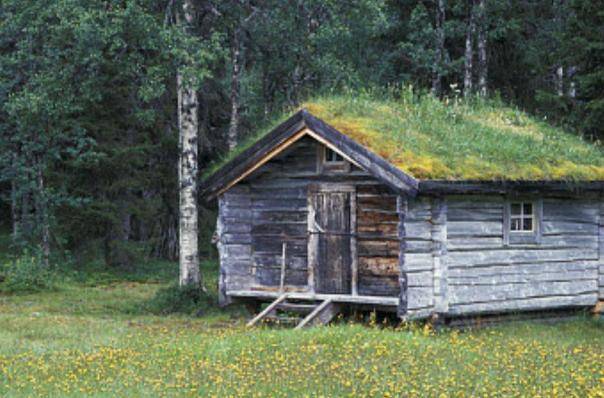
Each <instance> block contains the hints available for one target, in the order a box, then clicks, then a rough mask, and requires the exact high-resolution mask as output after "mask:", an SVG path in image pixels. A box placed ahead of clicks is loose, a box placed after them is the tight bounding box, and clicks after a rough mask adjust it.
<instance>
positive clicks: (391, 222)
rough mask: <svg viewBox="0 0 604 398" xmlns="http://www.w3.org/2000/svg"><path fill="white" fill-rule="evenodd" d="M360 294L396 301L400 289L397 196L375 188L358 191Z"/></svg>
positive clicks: (378, 187)
mask: <svg viewBox="0 0 604 398" xmlns="http://www.w3.org/2000/svg"><path fill="white" fill-rule="evenodd" d="M356 203H357V255H358V270H359V278H358V283H359V287H358V290H359V294H360V295H366V296H391V297H396V296H398V295H399V292H400V285H399V275H400V270H399V249H400V239H399V236H398V217H399V216H398V213H397V209H396V195H395V194H393V193H392V192H390V191H389V190H388V189H386V188H384V187H382V186H379V185H376V186H358V187H357V201H356Z"/></svg>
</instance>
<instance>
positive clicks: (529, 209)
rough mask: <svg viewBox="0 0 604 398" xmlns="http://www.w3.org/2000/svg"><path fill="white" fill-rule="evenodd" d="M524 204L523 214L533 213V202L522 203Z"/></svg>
mask: <svg viewBox="0 0 604 398" xmlns="http://www.w3.org/2000/svg"><path fill="white" fill-rule="evenodd" d="M523 206H524V215H525V216H530V215H531V214H533V204H532V203H523Z"/></svg>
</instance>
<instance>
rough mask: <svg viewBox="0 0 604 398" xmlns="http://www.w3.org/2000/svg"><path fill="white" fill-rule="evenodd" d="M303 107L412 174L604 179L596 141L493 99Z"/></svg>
mask: <svg viewBox="0 0 604 398" xmlns="http://www.w3.org/2000/svg"><path fill="white" fill-rule="evenodd" d="M302 107H303V108H306V109H307V110H308V111H309V112H310V113H311V114H312V115H314V116H316V117H318V118H320V119H322V120H323V121H325V122H326V123H328V124H330V125H331V126H333V127H334V128H336V129H337V130H338V131H340V132H341V133H343V134H345V135H347V136H348V137H350V138H352V139H353V140H355V141H356V142H358V143H359V144H361V145H364V146H366V147H367V148H368V149H369V150H371V151H373V152H375V153H376V154H378V155H380V156H381V157H383V158H384V159H386V160H387V161H389V162H390V163H392V164H393V165H394V166H396V167H398V168H399V169H401V170H402V171H404V172H406V173H408V174H410V175H412V176H413V177H415V178H418V179H444V180H544V181H553V180H569V181H572V180H577V181H596V180H604V152H603V151H602V147H601V146H600V145H597V144H593V143H590V142H588V141H586V140H584V139H582V138H580V137H578V136H577V135H574V134H570V133H567V132H565V131H563V130H561V129H559V128H555V127H552V126H551V125H549V124H547V123H546V122H544V121H541V120H538V119H536V118H535V117H531V116H529V115H527V114H526V113H524V112H521V111H519V110H517V109H513V108H510V107H508V106H505V105H503V104H501V103H497V102H493V101H491V102H488V101H486V102H485V101H475V102H473V103H466V102H464V101H461V100H459V101H454V100H450V101H448V102H447V101H440V100H438V99H435V98H433V97H431V96H427V95H426V96H421V97H417V96H414V95H413V94H412V93H410V92H409V93H407V94H404V95H402V98H400V99H396V100H395V99H383V98H381V99H376V98H375V97H371V96H369V95H359V96H350V95H347V96H326V97H318V98H315V99H313V100H310V101H307V102H306V103H304V104H303V105H302ZM286 116H289V115H286ZM284 118H285V117H284ZM284 118H282V119H281V120H283V119H284ZM267 132H268V131H263V132H262V133H259V134H256V135H253V136H252V137H251V139H249V140H248V141H247V144H244V145H243V147H245V146H246V145H247V146H249V144H251V143H253V142H255V141H256V140H257V139H258V138H260V137H261V136H263V135H264V134H266V133H267ZM236 153H237V152H236ZM227 160H228V159H225V160H224V161H227ZM223 163H224V162H223ZM219 166H220V165H217V167H219Z"/></svg>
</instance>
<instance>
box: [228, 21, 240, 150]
mask: <svg viewBox="0 0 604 398" xmlns="http://www.w3.org/2000/svg"><path fill="white" fill-rule="evenodd" d="M239 30H240V28H239V27H237V28H236V29H235V31H234V33H233V48H232V51H231V53H232V62H233V69H232V71H231V121H230V123H229V131H228V133H227V145H228V147H229V151H232V150H233V149H235V147H236V146H237V141H238V140H237V138H238V137H237V136H238V130H239V88H240V77H241V64H240V57H241V43H240V38H239V35H240V32H239Z"/></svg>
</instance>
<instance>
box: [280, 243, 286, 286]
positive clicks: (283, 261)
mask: <svg viewBox="0 0 604 398" xmlns="http://www.w3.org/2000/svg"><path fill="white" fill-rule="evenodd" d="M286 252H287V241H283V244H282V247H281V277H280V279H279V292H281V293H283V291H284V289H285V260H286V257H285V254H286Z"/></svg>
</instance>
